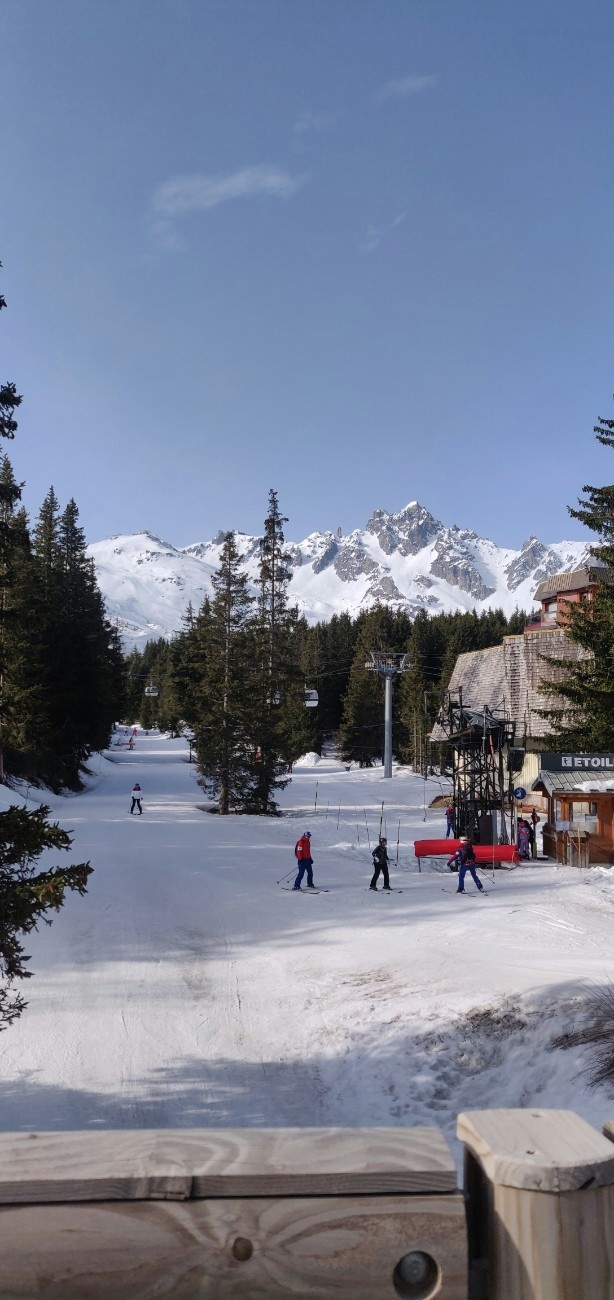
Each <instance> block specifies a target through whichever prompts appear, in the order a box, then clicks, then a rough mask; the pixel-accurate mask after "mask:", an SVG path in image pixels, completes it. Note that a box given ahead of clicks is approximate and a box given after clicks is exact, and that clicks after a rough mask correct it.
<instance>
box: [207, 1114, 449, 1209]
mask: <svg viewBox="0 0 614 1300" xmlns="http://www.w3.org/2000/svg"><path fill="white" fill-rule="evenodd" d="M207 1142H208V1146H209V1149H208V1151H207V1154H206V1159H205V1160H203V1162H202V1163H201V1165H200V1167H199V1168H197V1167H196V1166H195V1167H194V1189H193V1195H194V1196H224V1195H226V1196H228V1195H234V1196H250V1195H254V1196H284V1195H290V1196H311V1195H319V1196H342V1195H350V1194H352V1193H360V1194H364V1193H369V1192H374V1193H381V1194H387V1193H400V1192H405V1193H409V1194H413V1193H416V1192H453V1191H454V1190H455V1188H456V1183H457V1178H456V1166H455V1163H454V1160H453V1158H452V1155H451V1152H450V1149H449V1147H448V1145H447V1143H446V1141H445V1138H444V1137H443V1135H442V1134H441V1133H440V1132H439V1130H438V1129H434V1128H415V1129H399V1128H389V1129H385V1128H376V1129H349V1128H348V1129H339V1128H337V1129H334V1128H328V1129H327V1128H322V1129H319V1128H307V1129H259V1130H258V1131H254V1130H251V1131H250V1130H245V1129H244V1130H242V1131H241V1130H237V1129H235V1130H230V1131H226V1132H225V1133H219V1132H218V1133H215V1132H211V1131H210V1132H209V1133H208V1134H207Z"/></svg>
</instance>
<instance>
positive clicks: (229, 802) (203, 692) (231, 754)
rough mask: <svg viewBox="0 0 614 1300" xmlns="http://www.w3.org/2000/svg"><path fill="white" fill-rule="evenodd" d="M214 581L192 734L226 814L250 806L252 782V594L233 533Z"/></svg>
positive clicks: (201, 763)
mask: <svg viewBox="0 0 614 1300" xmlns="http://www.w3.org/2000/svg"><path fill="white" fill-rule="evenodd" d="M212 583H213V590H214V597H213V600H212V602H211V606H210V611H209V616H208V620H207V637H206V641H205V643H204V647H203V648H204V652H205V653H204V655H203V659H202V667H203V669H204V671H203V673H202V676H201V681H200V692H199V695H200V699H199V705H200V707H199V711H198V712H199V716H198V720H197V723H196V728H195V737H196V746H197V755H198V759H197V761H198V769H199V772H200V773H201V775H202V777H203V778H204V783H205V785H206V788H207V789H209V790H210V791H211V792H212V793H213V794H214V795H215V797H216V798H217V800H218V810H219V812H220V813H222V814H223V815H225V814H227V813H229V812H236V811H241V810H242V809H244V808H245V807H246V806H249V805H250V803H251V802H252V798H253V790H254V785H255V783H256V777H255V764H254V742H253V730H252V729H253V716H252V705H253V701H252V687H253V681H254V657H253V649H252V646H251V645H250V636H249V627H250V619H251V611H252V604H253V600H254V598H253V596H251V595H250V592H249V590H248V585H249V580H248V576H247V573H245V572H244V570H243V569H242V568H241V560H240V556H239V553H238V551H237V547H236V544H235V539H234V536H233V534H232V533H227V534H226V537H225V540H224V545H223V547H222V551H221V555H220V563H219V568H218V570H217V572H216V573H215V574H214V575H213V578H212Z"/></svg>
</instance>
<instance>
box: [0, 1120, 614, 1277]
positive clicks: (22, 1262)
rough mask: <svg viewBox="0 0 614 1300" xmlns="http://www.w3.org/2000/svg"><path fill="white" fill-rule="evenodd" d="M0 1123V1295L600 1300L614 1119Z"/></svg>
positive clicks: (605, 1273) (611, 1253) (613, 1246)
mask: <svg viewBox="0 0 614 1300" xmlns="http://www.w3.org/2000/svg"><path fill="white" fill-rule="evenodd" d="M606 1134H607V1136H602V1135H601V1134H599V1133H598V1132H597V1131H596V1130H595V1129H592V1128H591V1127H590V1125H588V1124H586V1123H585V1122H584V1121H583V1120H580V1119H579V1118H578V1117H577V1116H576V1115H574V1114H573V1113H572V1112H569V1111H546V1110H539V1109H536V1110H491V1111H473V1112H470V1113H466V1114H463V1115H460V1116H459V1120H458V1136H459V1137H460V1138H461V1140H462V1141H463V1143H464V1146H465V1194H463V1193H461V1192H460V1191H459V1190H458V1189H457V1186H456V1182H457V1180H456V1171H455V1165H454V1161H453V1158H452V1155H451V1152H450V1150H449V1148H448V1146H447V1144H446V1142H445V1140H444V1138H443V1137H442V1135H441V1134H440V1133H439V1132H438V1131H437V1130H436V1129H429V1128H416V1129H396V1128H395V1129H269V1130H251V1129H250V1130H240V1129H230V1130H202V1129H199V1130H160V1131H157V1130H138V1131H121V1132H101V1133H100V1132H99V1133H31V1134H24V1133H20V1134H3V1135H0V1297H1V1298H2V1300H8V1297H10V1298H11V1300H17V1297H19V1298H20V1300H25V1298H26V1297H27V1298H29V1297H34V1296H44V1297H46V1300H128V1298H129V1300H150V1298H151V1300H153V1298H154V1297H156V1300H159V1298H160V1297H176V1300H192V1297H198V1298H200V1297H207V1298H209V1297H211V1298H212V1300H218V1298H219V1300H275V1298H277V1297H280V1298H281V1297H284V1300H286V1298H288V1297H299V1298H301V1297H320V1298H321V1300H333V1298H334V1297H340V1298H342V1300H345V1298H346V1297H347V1300H395V1297H398V1296H400V1297H407V1298H408V1300H431V1297H432V1298H433V1300H434V1297H439V1298H440V1300H468V1298H470V1300H612V1297H614V1231H613V1230H614V1146H612V1145H611V1141H609V1140H608V1137H611V1138H612V1140H614V1126H608V1125H606Z"/></svg>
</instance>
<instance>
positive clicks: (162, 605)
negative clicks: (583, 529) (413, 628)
mask: <svg viewBox="0 0 614 1300" xmlns="http://www.w3.org/2000/svg"><path fill="white" fill-rule="evenodd" d="M224 536H225V534H224V533H223V532H218V533H217V534H216V535H215V536H214V537H213V538H212V539H211V541H208V542H197V543H195V544H193V545H191V546H186V547H183V548H177V547H174V546H172V545H171V544H170V543H168V542H163V541H162V540H161V539H160V538H158V537H155V536H154V535H153V534H152V533H148V532H142V533H135V534H131V535H129V536H121V537H113V538H109V539H108V540H107V541H103V542H95V543H93V544H92V545H91V546H90V547H89V548H88V550H89V554H90V556H91V557H92V558H93V560H94V563H95V566H96V571H97V576H98V582H99V585H100V588H101V591H102V593H103V596H104V598H105V602H106V606H107V611H108V614H109V617H110V618H112V619H114V620H116V621H117V624H118V627H119V630H120V633H121V635H122V638H123V640H124V643H125V645H126V646H127V647H130V646H132V645H135V644H137V645H142V644H144V643H145V642H146V641H148V640H151V639H154V638H157V637H162V636H164V637H169V636H172V635H173V634H174V633H175V632H177V631H179V629H180V627H181V623H182V618H183V616H184V614H185V611H186V609H187V606H188V603H190V602H191V604H192V605H193V606H194V607H195V608H198V607H199V606H200V605H201V604H202V601H203V599H204V597H205V595H207V594H211V590H212V588H211V577H212V574H213V573H214V572H215V570H216V568H217V566H218V564H219V558H220V552H221V548H222V545H223V542H224ZM235 539H236V542H237V547H238V550H239V552H240V554H241V556H242V557H243V562H244V565H245V567H246V569H247V571H248V573H249V574H250V577H251V578H252V580H253V581H254V582H255V581H256V578H257V572H258V560H259V550H260V539H259V538H258V537H251V536H249V535H248V534H246V533H241V532H237V533H235ZM287 548H288V551H289V553H290V558H291V566H292V581H291V585H290V592H291V597H292V599H293V600H294V601H295V602H296V604H297V605H298V607H299V609H300V611H301V613H302V614H304V615H305V617H306V618H307V619H308V621H309V622H310V623H314V622H317V621H319V620H323V621H326V620H327V619H329V618H331V617H332V615H333V614H339V613H342V612H347V613H349V614H351V615H352V616H356V614H358V613H359V612H360V610H363V609H366V608H369V607H371V606H373V605H375V604H376V603H386V604H389V605H392V606H394V607H395V608H401V609H405V610H406V611H407V612H408V614H410V616H411V615H412V614H415V613H417V611H418V610H420V609H425V610H427V611H429V612H431V613H433V614H436V613H442V612H452V611H454V610H468V609H473V608H475V609H478V610H480V609H494V608H502V609H503V610H504V611H505V612H506V613H512V612H513V610H514V609H516V608H519V609H526V610H530V609H531V608H532V606H533V594H534V591H535V588H536V587H537V585H538V583H539V582H542V581H543V579H544V578H547V577H549V576H550V575H551V574H553V573H557V572H561V571H563V570H566V569H574V568H577V567H578V566H579V565H580V564H582V563H583V561H584V560H585V559H586V545H585V544H584V543H583V542H577V541H575V542H573V541H571V542H553V543H551V544H549V545H547V544H545V543H543V542H541V541H540V540H539V539H538V538H537V537H536V536H534V535H531V536H530V537H528V538H527V539H526V540H525V541H524V542H523V543H522V545H521V546H520V548H519V549H518V550H514V549H511V548H505V547H499V546H496V545H495V543H494V542H492V541H490V540H489V539H488V538H484V537H480V536H479V535H478V533H476V532H473V531H472V530H471V529H461V528H459V527H458V526H457V525H456V524H451V525H446V524H444V523H442V522H441V521H440V520H438V519H435V518H434V516H433V515H431V514H430V513H429V511H428V510H426V509H425V507H424V506H422V505H420V503H419V502H418V501H411V502H410V503H409V504H408V505H407V506H405V507H404V508H403V509H402V510H399V511H396V512H394V513H390V512H388V511H387V510H383V509H377V510H375V511H374V512H373V514H372V515H371V518H370V519H369V520H368V521H367V523H366V524H365V526H364V528H363V529H355V530H354V531H353V532H351V533H349V534H347V535H344V534H342V533H341V530H340V529H337V531H336V532H324V533H320V532H317V533H311V534H310V535H309V537H306V538H305V539H304V540H303V541H302V542H292V541H288V543H287Z"/></svg>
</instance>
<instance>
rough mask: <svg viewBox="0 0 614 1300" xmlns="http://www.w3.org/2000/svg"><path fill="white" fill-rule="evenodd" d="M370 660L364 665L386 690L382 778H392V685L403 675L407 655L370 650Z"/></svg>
mask: <svg viewBox="0 0 614 1300" xmlns="http://www.w3.org/2000/svg"><path fill="white" fill-rule="evenodd" d="M370 654H371V658H370V659H369V661H368V662H367V663H366V664H365V668H368V669H369V671H370V672H372V673H379V676H380V677H383V678H384V684H385V688H386V692H385V706H384V776H392V683H393V681H394V679H395V677H396V676H397V675H398V674H399V673H404V672H405V669H406V667H407V666H408V665H406V663H405V660H406V659H407V655H400V654H395V653H394V652H391V651H390V650H371V651H370Z"/></svg>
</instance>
